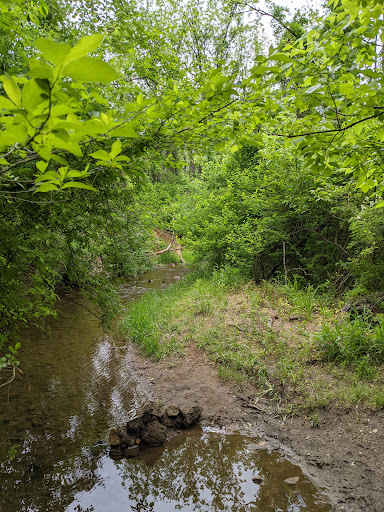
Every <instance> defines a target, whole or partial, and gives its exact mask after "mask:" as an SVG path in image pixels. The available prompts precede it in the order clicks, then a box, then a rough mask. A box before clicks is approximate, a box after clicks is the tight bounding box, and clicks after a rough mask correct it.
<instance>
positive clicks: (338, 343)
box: [315, 316, 384, 378]
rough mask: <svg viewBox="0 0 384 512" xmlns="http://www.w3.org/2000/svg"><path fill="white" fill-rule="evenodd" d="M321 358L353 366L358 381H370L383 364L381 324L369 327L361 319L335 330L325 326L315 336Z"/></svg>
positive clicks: (383, 333)
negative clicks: (359, 379)
mask: <svg viewBox="0 0 384 512" xmlns="http://www.w3.org/2000/svg"><path fill="white" fill-rule="evenodd" d="M315 339H316V341H317V345H318V347H319V348H320V351H321V354H322V358H323V359H324V360H326V361H335V362H336V363H342V364H347V365H350V366H352V367H353V368H354V369H355V371H356V373H357V374H358V376H359V377H367V378H370V377H373V376H374V375H375V373H376V368H375V366H377V365H380V364H383V363H384V322H383V321H382V320H381V321H379V323H378V324H372V323H371V322H369V321H367V319H366V318H364V317H363V316H356V317H355V318H354V319H353V320H352V321H351V320H349V319H346V320H344V321H343V322H342V323H340V324H336V325H334V326H332V325H330V324H325V325H324V326H323V327H322V330H321V331H320V333H319V334H318V335H317V336H316V338H315Z"/></svg>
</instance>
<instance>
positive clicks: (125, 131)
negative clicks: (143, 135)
mask: <svg viewBox="0 0 384 512" xmlns="http://www.w3.org/2000/svg"><path fill="white" fill-rule="evenodd" d="M111 133H113V135H114V136H116V137H129V138H131V139H134V138H136V137H138V136H139V135H138V134H137V133H136V132H135V130H134V129H133V128H130V127H129V126H122V127H121V128H116V130H113V131H112V132H111Z"/></svg>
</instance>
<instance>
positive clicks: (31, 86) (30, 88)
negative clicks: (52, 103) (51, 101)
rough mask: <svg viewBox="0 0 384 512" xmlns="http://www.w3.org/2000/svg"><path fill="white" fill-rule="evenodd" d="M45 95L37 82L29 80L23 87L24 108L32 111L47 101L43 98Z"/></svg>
mask: <svg viewBox="0 0 384 512" xmlns="http://www.w3.org/2000/svg"><path fill="white" fill-rule="evenodd" d="M43 94H44V93H43V91H42V89H41V87H40V86H39V85H38V83H37V81H36V80H33V79H32V80H28V82H27V83H26V84H25V85H24V87H23V101H22V104H23V107H24V108H26V109H27V110H31V109H33V108H34V107H36V106H37V105H39V104H40V103H42V102H43V101H46V99H45V97H42V95H43Z"/></svg>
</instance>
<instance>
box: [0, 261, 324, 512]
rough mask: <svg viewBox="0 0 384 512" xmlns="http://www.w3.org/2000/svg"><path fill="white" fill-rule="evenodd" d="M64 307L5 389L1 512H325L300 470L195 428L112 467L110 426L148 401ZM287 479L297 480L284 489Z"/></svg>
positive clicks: (82, 316)
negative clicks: (257, 480)
mask: <svg viewBox="0 0 384 512" xmlns="http://www.w3.org/2000/svg"><path fill="white" fill-rule="evenodd" d="M183 273H185V269H184V267H181V266H176V267H172V266H167V267H165V268H162V269H160V270H156V271H153V272H148V273H146V274H143V275H142V276H140V278H138V279H132V280H130V281H129V282H127V283H126V284H124V285H123V286H122V296H123V297H124V298H125V300H127V301H131V300H134V298H136V297H138V296H140V295H142V294H143V293H145V291H146V290H148V289H154V288H163V287H164V288H165V287H166V286H168V285H169V284H171V283H172V282H175V281H176V280H177V279H179V278H180V277H181V276H182V275H183ZM59 310H60V314H59V318H58V319H57V320H54V321H52V322H51V334H49V335H48V334H46V335H42V334H40V333H38V332H35V331H33V330H32V329H30V330H28V332H26V337H28V338H29V339H30V343H28V344H27V343H26V344H25V347H24V350H23V354H22V368H23V370H24V378H23V379H18V380H17V381H16V380H15V381H14V382H13V383H12V384H11V386H10V387H4V388H0V511H1V512H35V511H36V512H37V511H39V512H40V511H42V512H62V511H68V512H72V511H78V512H80V511H83V512H91V511H93V512H121V511H124V512H126V511H142V512H144V511H154V512H162V511H167V512H170V511H174V510H175V511H176V510H183V511H190V510H196V511H198V510H199V511H207V512H208V511H219V510H228V511H244V512H248V511H262V512H267V511H274V512H280V511H281V512H302V511H308V512H325V511H329V510H330V507H329V506H328V505H325V504H321V503H320V500H319V494H318V493H317V491H316V489H315V488H314V487H313V485H312V484H311V483H310V482H308V481H307V480H306V479H305V477H304V476H303V475H302V473H301V471H300V469H299V468H297V467H295V466H293V465H292V464H290V463H289V462H288V461H286V460H284V459H283V458H282V457H281V456H280V455H279V454H278V453H272V454H267V451H266V450H257V451H254V450H252V449H249V447H248V443H249V442H250V441H251V440H250V439H249V438H247V437H245V436H240V435H235V434H230V435H222V434H220V433H218V432H212V431H209V430H206V431H202V430H201V429H199V428H196V429H193V430H191V431H188V432H187V433H184V434H182V435H180V436H178V437H177V438H174V439H172V440H171V441H170V442H169V443H168V444H167V445H166V446H165V447H162V448H155V449H151V450H150V451H147V452H143V454H142V456H140V457H139V458H137V459H127V460H125V459H124V460H121V461H113V460H112V459H110V457H109V455H108V447H107V446H106V444H105V443H103V440H105V439H106V438H107V437H108V431H109V429H110V427H112V426H115V425H118V424H121V423H122V422H124V421H125V420H126V419H127V418H128V417H129V418H130V417H132V412H133V411H135V410H137V408H138V407H139V405H140V404H141V403H142V402H143V400H144V396H145V395H144V393H143V392H142V391H141V390H140V388H139V387H138V385H137V383H136V382H135V381H134V380H133V379H132V377H131V376H130V374H129V368H127V366H126V364H125V358H124V356H123V353H122V349H116V347H115V344H114V341H113V339H112V337H111V336H109V335H106V334H104V333H103V332H102V331H101V330H100V329H99V327H98V321H97V319H96V318H95V317H93V316H92V315H90V314H89V313H88V312H87V311H86V310H85V309H84V308H82V307H80V306H79V305H77V304H74V303H73V302H71V301H70V300H68V299H66V298H65V297H64V298H63V299H62V301H61V303H60V304H59ZM95 443H96V446H94V445H95ZM11 446H13V447H14V451H15V456H14V458H13V459H12V460H11V461H10V460H9V454H10V448H11ZM255 476H260V477H261V478H262V481H261V483H254V482H253V481H252V478H253V477H255ZM292 476H299V477H300V481H299V483H298V484H296V485H294V486H289V485H288V484H286V483H284V479H286V478H288V477H292Z"/></svg>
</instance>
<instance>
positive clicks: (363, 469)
mask: <svg viewBox="0 0 384 512" xmlns="http://www.w3.org/2000/svg"><path fill="white" fill-rule="evenodd" d="M185 350H186V355H185V356H184V357H180V356H175V357H170V358H167V359H166V360H164V361H160V362H154V361H151V360H148V359H146V358H144V357H142V356H141V355H140V354H139V352H138V350H137V349H136V347H134V346H132V345H130V346H129V347H128V350H127V354H126V358H127V367H128V368H129V369H130V371H131V372H132V373H133V375H134V376H135V378H136V379H137V381H138V383H139V385H140V387H141V389H142V390H143V391H144V392H145V393H146V394H147V395H148V397H149V398H151V399H161V400H162V401H163V402H165V403H172V402H175V403H177V404H180V406H189V405H197V404H198V405H201V406H202V407H203V422H204V423H214V424H216V425H221V426H227V427H230V426H231V427H235V428H240V429H246V430H247V432H248V433H249V434H251V435H255V436H258V437H262V438H263V439H265V440H267V441H268V443H269V446H270V447H271V448H276V447H277V448H278V449H279V450H280V451H281V452H282V453H284V454H285V455H287V456H288V458H289V459H290V460H291V461H292V462H294V463H296V464H298V465H300V466H301V467H302V469H303V471H304V472H305V473H306V474H307V475H308V476H309V477H310V478H311V479H312V480H313V481H314V483H315V484H316V485H317V486H318V487H320V488H323V489H324V490H325V494H326V495H327V496H328V497H329V498H330V500H331V502H332V503H333V504H334V505H335V511H340V512H341V511H345V512H383V511H384V450H383V447H384V436H383V431H384V411H380V412H378V413H376V414H374V413H372V412H369V411H368V412H367V411H366V410H360V409H359V408H358V407H356V408H354V409H350V410H346V409H336V410H335V409H330V410H328V409H324V410H322V411H320V412H319V413H318V419H319V426H318V427H317V428H313V427H312V428H311V426H310V421H309V419H308V418H304V417H293V418H288V419H285V421H284V420H283V419H282V417H281V416H278V415H275V414H273V413H271V412H263V411H266V410H268V407H269V404H268V402H267V401H264V402H263V403H261V402H258V403H257V407H259V406H260V409H262V410H258V409H254V408H251V407H249V406H248V404H249V403H250V402H249V398H248V397H249V396H252V395H254V392H255V390H254V389H253V388H251V387H250V386H249V387H244V386H243V387H242V388H241V389H239V388H238V387H235V386H232V385H229V384H227V383H224V382H223V381H222V380H220V379H219V377H218V376H217V370H216V367H215V365H214V364H213V363H212V362H210V361H209V360H208V359H207V357H206V356H205V353H204V352H202V351H199V350H197V348H196V347H195V346H194V345H193V344H189V345H187V347H186V349H185Z"/></svg>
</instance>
